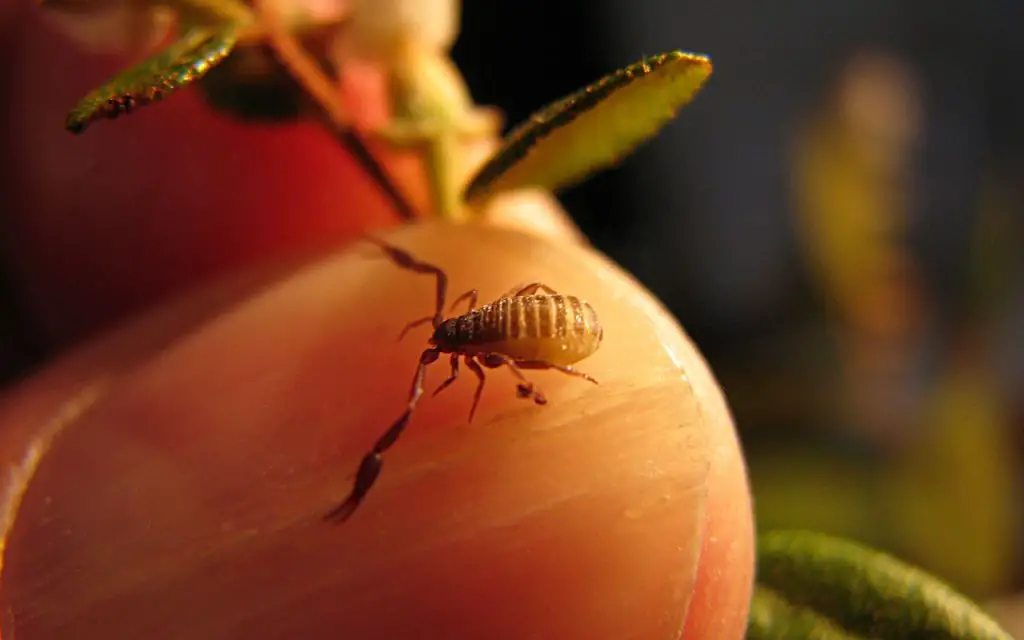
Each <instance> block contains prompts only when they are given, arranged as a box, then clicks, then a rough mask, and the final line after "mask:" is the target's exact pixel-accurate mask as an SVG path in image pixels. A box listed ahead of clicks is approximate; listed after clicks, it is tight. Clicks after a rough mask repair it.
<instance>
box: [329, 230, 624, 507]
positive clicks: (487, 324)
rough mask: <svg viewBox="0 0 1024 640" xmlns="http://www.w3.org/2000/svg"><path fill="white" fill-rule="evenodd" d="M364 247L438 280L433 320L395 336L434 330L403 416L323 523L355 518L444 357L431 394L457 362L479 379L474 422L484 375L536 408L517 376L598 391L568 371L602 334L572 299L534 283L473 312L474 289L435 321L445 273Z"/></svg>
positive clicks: (540, 399)
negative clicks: (431, 370) (560, 380)
mask: <svg viewBox="0 0 1024 640" xmlns="http://www.w3.org/2000/svg"><path fill="white" fill-rule="evenodd" d="M367 240H369V241H370V242H372V243H374V244H376V245H377V246H379V247H380V248H381V249H383V250H384V252H385V254H386V255H387V256H388V258H390V259H391V260H392V261H393V262H394V263H395V264H397V265H398V266H399V267H402V268H403V269H408V270H410V271H414V272H416V273H425V274H432V275H434V276H435V277H436V278H437V301H436V307H435V311H434V314H433V315H431V316H427V317H425V318H420V319H419V320H414V321H413V322H410V323H409V324H408V325H406V327H405V329H403V330H402V333H401V334H400V336H399V339H401V338H402V337H403V336H405V334H406V332H407V331H409V330H410V329H413V328H415V327H419V326H422V325H424V324H427V323H430V324H431V326H432V327H433V329H434V333H433V334H432V335H431V336H430V340H429V342H430V346H429V347H428V348H427V349H426V350H425V351H423V353H422V354H420V358H419V366H418V367H417V368H416V375H415V377H414V378H413V383H412V391H411V393H410V395H409V404H408V406H407V407H406V409H405V412H404V413H402V415H401V417H399V418H398V420H396V421H395V423H394V424H393V425H391V428H389V429H388V430H387V431H385V432H384V435H382V436H381V437H380V439H379V440H377V443H376V444H374V445H373V449H371V450H370V452H369V453H367V454H366V456H364V457H363V461H362V462H361V463H360V465H359V470H358V472H357V473H356V479H355V486H354V487H353V489H352V493H351V494H349V496H348V498H346V499H345V501H344V502H342V503H341V504H340V505H338V507H337V508H335V509H334V510H332V511H331V512H330V513H328V514H327V515H326V516H325V517H324V519H325V520H333V521H341V522H343V521H345V520H347V519H348V518H349V516H351V515H352V513H354V512H355V510H356V508H357V507H358V506H359V504H360V503H361V502H362V501H363V498H365V497H366V494H367V492H368V491H369V490H370V487H372V486H373V483H374V481H376V479H377V476H378V475H380V470H381V467H382V466H383V464H384V461H383V458H382V455H383V453H384V452H385V451H386V450H387V449H388V448H389V447H391V445H393V444H394V443H395V441H396V440H398V437H399V436H400V435H401V434H402V431H403V430H404V429H405V426H406V424H408V422H409V418H410V416H411V415H412V412H413V410H414V409H415V408H416V404H417V403H418V402H419V399H420V396H422V395H423V380H424V377H425V375H426V371H427V366H428V365H430V364H431V363H433V362H435V361H436V360H437V359H438V358H439V357H440V356H441V355H442V354H450V358H449V361H450V363H451V374H450V375H449V376H448V378H447V379H446V380H445V381H444V382H442V383H441V385H440V386H439V387H438V388H437V389H436V390H435V391H434V395H435V396H436V395H437V394H438V393H440V392H441V391H443V390H444V389H446V388H448V386H449V385H451V384H452V383H453V382H455V380H456V378H457V377H458V374H459V360H460V359H461V360H462V361H463V362H465V364H466V366H467V367H468V368H469V370H470V371H472V372H473V374H474V375H475V376H476V378H477V380H478V383H477V387H476V393H475V394H474V396H473V404H472V407H471V408H470V411H469V420H470V421H472V420H473V414H474V413H475V412H476V407H477V404H479V402H480V394H481V393H482V392H483V390H484V380H485V379H484V368H488V369H496V368H498V367H508V369H509V370H510V371H511V372H512V374H513V375H515V377H516V378H518V380H519V383H518V385H517V386H516V389H517V394H518V396H519V397H520V398H529V399H532V400H533V401H534V402H536V403H537V404H546V403H547V399H546V398H545V397H544V395H543V394H542V393H541V392H540V391H539V390H538V389H537V388H536V387H535V386H534V384H533V383H532V382H530V381H529V380H528V379H527V378H526V376H525V375H524V374H523V370H524V369H557V370H558V371H561V372H563V373H567V374H569V375H572V376H577V377H580V378H583V379H584V380H589V381H590V382H593V383H594V384H597V380H595V379H593V378H591V377H590V376H588V375H587V374H585V373H583V372H581V371H577V370H576V369H574V368H572V366H571V365H573V364H575V363H576V362H579V361H580V360H583V359H584V358H586V357H588V356H589V355H591V354H592V353H594V352H595V351H597V348H598V347H599V346H600V345H601V339H602V337H603V335H604V332H603V330H602V328H601V324H600V323H599V322H598V319H597V314H596V313H595V312H594V309H593V308H592V307H591V306H590V305H589V304H587V303H586V302H584V301H583V300H580V299H579V298H577V297H575V296H569V295H563V294H560V293H557V292H556V291H555V290H553V289H552V288H551V287H548V286H547V285H544V284H541V283H539V282H535V283H532V284H529V285H526V286H519V287H516V288H515V289H513V290H511V291H509V292H508V293H506V294H505V295H503V296H501V297H500V298H498V299H497V300H495V301H494V302H491V303H488V304H485V305H483V306H481V307H477V294H478V292H477V290H476V289H473V290H471V291H467V292H466V293H464V294H462V295H461V296H459V297H458V298H457V299H456V300H455V301H454V302H453V303H452V307H454V306H455V305H457V304H458V303H460V302H463V301H468V302H469V309H468V311H467V312H466V313H464V314H463V315H460V316H456V317H454V318H448V319H447V320H446V319H444V317H443V316H442V315H441V314H442V312H443V311H444V305H445V297H446V295H447V289H448V277H447V275H446V274H445V272H444V271H443V270H441V269H440V268H439V267H436V266H434V265H432V264H427V263H425V262H420V261H418V260H416V259H415V258H413V257H412V256H411V255H410V254H409V253H407V252H406V251H403V250H402V249H399V248H397V247H393V246H391V245H389V244H387V243H384V242H382V241H380V240H377V239H376V238H367Z"/></svg>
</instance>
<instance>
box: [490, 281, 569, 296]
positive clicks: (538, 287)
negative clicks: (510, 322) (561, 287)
mask: <svg viewBox="0 0 1024 640" xmlns="http://www.w3.org/2000/svg"><path fill="white" fill-rule="evenodd" d="M538 291H540V292H541V293H546V294H548V295H549V296H553V295H555V294H557V293H558V292H557V291H555V290H554V289H552V288H551V287H549V286H548V285H546V284H541V283H540V282H531V283H530V284H523V283H522V282H520V283H519V284H517V285H516V286H514V287H512V288H511V289H509V290H508V291H506V292H505V293H504V295H502V296H501V297H502V298H513V297H515V296H529V295H533V294H535V293H537V292H538Z"/></svg>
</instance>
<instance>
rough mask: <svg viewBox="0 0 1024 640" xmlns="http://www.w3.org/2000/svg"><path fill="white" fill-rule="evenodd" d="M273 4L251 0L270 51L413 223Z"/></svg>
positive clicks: (407, 208)
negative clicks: (264, 32)
mask: <svg viewBox="0 0 1024 640" xmlns="http://www.w3.org/2000/svg"><path fill="white" fill-rule="evenodd" d="M273 3H274V0H254V9H255V11H256V14H257V16H258V20H259V22H260V24H261V26H262V27H263V28H264V29H265V31H266V36H267V39H268V41H269V43H270V47H271V49H272V50H273V51H274V53H275V54H276V56H277V59H278V62H280V63H281V64H282V65H283V66H284V67H285V69H287V70H288V72H289V73H291V74H292V76H293V77H294V78H295V79H296V80H297V81H298V82H299V83H300V84H301V85H302V86H303V87H304V88H305V89H306V91H307V92H308V93H309V95H310V96H311V97H312V98H313V100H314V101H315V102H316V103H317V105H319V107H320V110H321V111H322V115H323V117H324V119H325V125H326V126H327V127H328V128H329V129H330V130H331V132H332V133H333V135H334V137H335V138H336V139H337V140H338V141H339V142H340V143H341V145H342V146H344V147H345V148H346V149H347V150H348V151H349V153H351V154H352V155H353V156H355V158H356V160H357V161H358V162H359V163H360V164H361V165H362V166H363V169H364V170H365V171H366V172H367V173H368V174H369V175H370V178H371V179H373V181H374V182H376V183H377V185H378V186H379V187H380V188H381V190H382V191H384V195H385V196H387V198H388V200H389V201H390V202H391V204H392V206H394V208H395V211H396V212H397V213H398V215H399V216H400V217H402V219H404V220H406V221H410V220H415V219H416V218H417V215H416V212H415V211H414V210H413V208H412V205H410V204H409V201H408V200H407V199H406V198H405V196H403V195H402V193H401V191H399V189H398V187H397V186H396V185H395V183H394V181H393V180H392V179H391V178H390V176H388V174H387V171H386V170H385V169H384V166H383V165H382V164H381V163H380V161H379V160H377V158H376V157H374V155H373V153H372V152H371V151H370V149H369V147H368V146H367V144H366V141H365V140H364V139H363V137H362V136H361V135H360V134H359V132H358V131H356V130H355V129H354V128H353V127H352V118H351V117H350V114H348V113H346V111H345V108H344V106H342V104H341V100H339V99H338V95H337V92H336V87H335V85H334V84H333V83H332V82H331V80H330V79H329V78H328V77H327V74H325V73H324V72H323V70H322V69H321V68H320V66H319V64H317V62H316V61H315V60H314V59H313V58H312V56H310V55H309V53H308V52H307V51H306V50H305V49H304V48H303V47H302V46H301V45H300V44H299V43H298V41H297V40H296V39H295V37H294V36H293V35H292V33H291V32H290V31H288V29H286V28H285V26H284V24H283V23H282V21H281V18H280V15H278V13H277V10H276V7H274V6H273Z"/></svg>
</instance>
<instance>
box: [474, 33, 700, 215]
mask: <svg viewBox="0 0 1024 640" xmlns="http://www.w3.org/2000/svg"><path fill="white" fill-rule="evenodd" d="M711 72H712V65H711V60H710V58H709V57H707V56H705V55H702V54H696V53H688V52H684V51H672V52H668V53H663V54H659V55H655V56H649V57H646V58H644V59H643V60H641V61H639V62H636V63H634V64H632V65H630V66H628V67H626V68H624V69H620V70H618V71H616V72H614V73H612V74H609V75H607V76H605V77H603V78H601V79H600V80H598V81H597V82H595V83H593V84H590V85H588V86H586V87H584V88H583V89H580V90H578V91H576V92H574V93H572V94H570V95H568V96H566V97H564V98H562V99H560V100H557V101H555V102H554V103H551V104H549V105H548V106H546V107H544V108H543V109H541V110H540V111H538V112H536V113H534V114H533V115H532V116H530V118H528V119H527V120H526V121H525V122H524V123H522V124H521V125H519V126H518V127H516V128H515V129H514V130H513V131H512V132H511V133H509V134H508V135H507V136H506V137H505V139H504V140H503V141H502V145H501V148H500V149H499V150H498V151H497V152H496V153H495V154H494V155H493V156H492V157H491V158H490V159H489V160H488V162H487V163H485V164H484V166H483V167H481V169H480V170H479V171H478V172H477V173H476V175H475V177H474V178H473V179H472V180H471V181H470V183H469V185H468V186H467V187H466V190H465V200H466V201H467V202H470V203H477V202H480V201H482V200H484V199H486V198H488V197H490V196H492V195H494V194H496V193H498V192H501V191H507V190H512V189H517V188H522V187H541V188H545V189H549V190H551V191H556V190H558V189H560V188H564V187H567V186H570V185H572V184H574V183H577V182H579V181H580V180H582V179H584V178H586V177H587V176H589V175H591V174H593V173H595V172H597V171H599V170H602V169H604V168H607V167H608V166H611V165H613V164H614V163H616V162H618V161H619V160H620V159H621V158H622V157H624V156H625V155H627V154H628V153H630V152H631V151H633V150H634V149H635V148H636V147H637V146H639V145H640V144H642V143H643V142H645V141H646V140H648V139H650V138H652V137H653V136H654V135H655V134H657V133H658V131H660V130H661V129H662V127H664V126H665V125H666V124H667V123H668V122H670V121H671V120H672V119H673V118H675V116H676V114H677V113H678V111H679V109H680V108H682V107H683V106H685V105H686V104H687V103H688V102H690V101H691V100H692V99H693V97H694V95H695V94H696V93H697V91H698V90H700V88H701V87H702V86H703V85H704V83H705V82H706V81H707V79H708V78H709V77H710V75H711Z"/></svg>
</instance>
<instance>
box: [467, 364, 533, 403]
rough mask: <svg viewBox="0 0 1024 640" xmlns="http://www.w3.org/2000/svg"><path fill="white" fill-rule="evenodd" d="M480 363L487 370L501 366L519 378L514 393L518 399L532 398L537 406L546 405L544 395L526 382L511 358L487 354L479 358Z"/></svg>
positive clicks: (530, 383)
mask: <svg viewBox="0 0 1024 640" xmlns="http://www.w3.org/2000/svg"><path fill="white" fill-rule="evenodd" d="M481 361H482V363H483V365H484V366H485V367H487V368H489V369H496V368H498V367H500V366H502V365H504V366H506V367H508V368H509V369H510V370H511V371H512V374H513V375H515V377H517V378H519V384H518V385H516V392H517V394H518V395H519V397H520V398H532V399H533V401H534V402H536V403H537V404H547V402H548V400H547V398H545V397H544V394H543V393H541V392H540V390H538V389H537V387H536V386H535V385H534V384H533V383H532V382H530V381H529V380H527V378H526V376H525V375H523V372H522V370H521V369H520V368H519V365H517V364H516V361H515V360H513V359H512V358H510V357H508V356H506V355H503V354H500V353H488V354H485V355H484V356H483V357H482V358H481Z"/></svg>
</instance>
